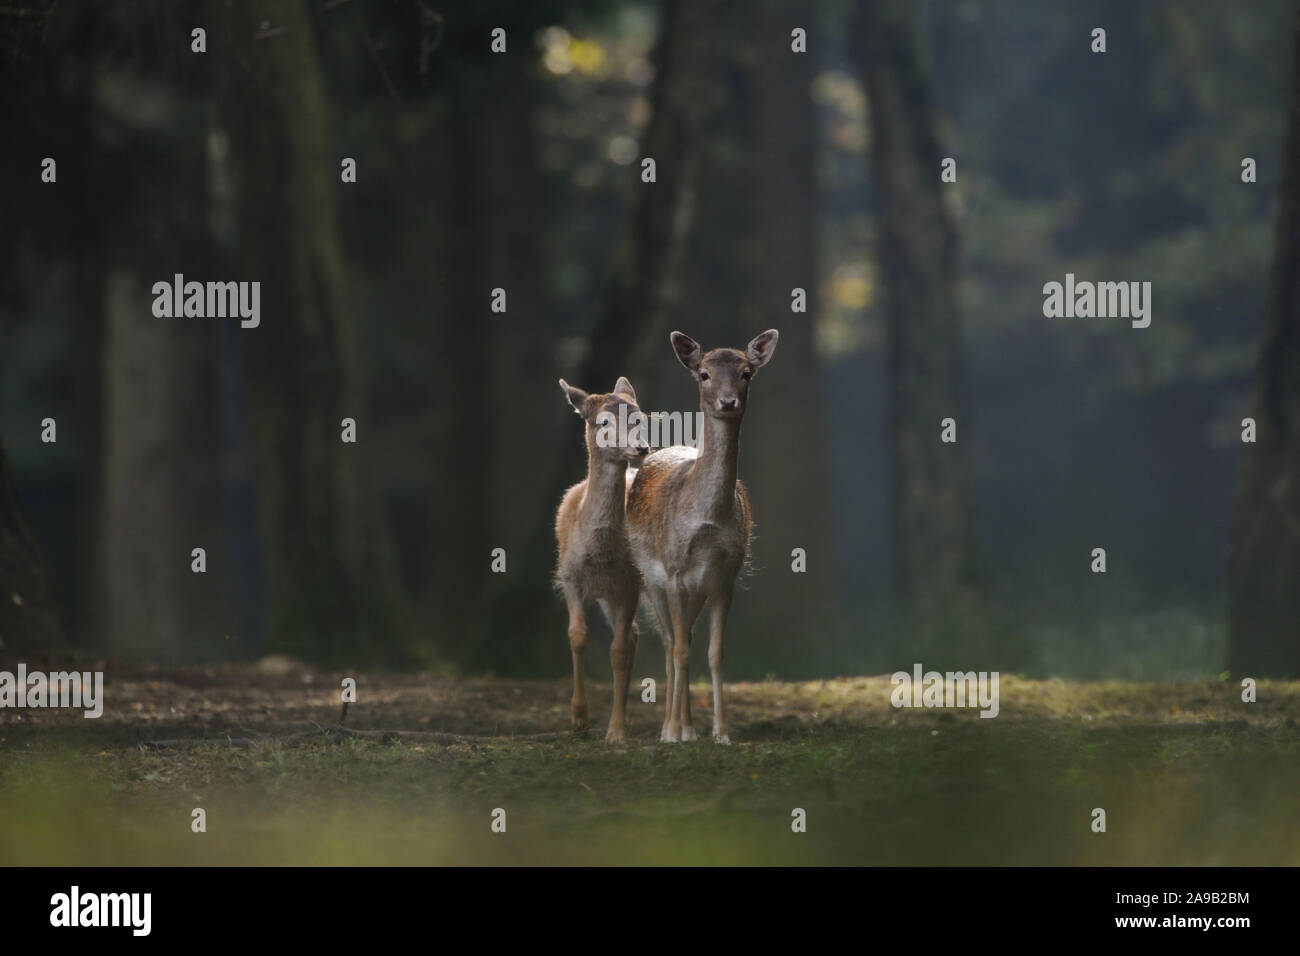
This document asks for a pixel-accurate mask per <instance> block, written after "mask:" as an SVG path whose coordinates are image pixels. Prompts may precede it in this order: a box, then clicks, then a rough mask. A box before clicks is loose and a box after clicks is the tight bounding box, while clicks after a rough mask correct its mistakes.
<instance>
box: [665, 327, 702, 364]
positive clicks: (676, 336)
mask: <svg viewBox="0 0 1300 956" xmlns="http://www.w3.org/2000/svg"><path fill="white" fill-rule="evenodd" d="M669 338H670V339H671V340H672V343H673V351H675V352H676V353H677V361H679V362H681V363H682V364H683V365H685V366H686V367H687V368H688V369H690V370H691V371H692V372H694V371H695V370H696V369H698V368H699V367H700V359H701V358H703V357H704V350H703V349H701V348H700V343H699V342H697V341H695V340H694V339H693V338H691V337H690V336H689V335H685V334H683V333H681V332H674V333H673V334H672V335H670V336H669Z"/></svg>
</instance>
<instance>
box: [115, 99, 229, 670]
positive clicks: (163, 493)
mask: <svg viewBox="0 0 1300 956" xmlns="http://www.w3.org/2000/svg"><path fill="white" fill-rule="evenodd" d="M102 82H104V83H105V84H106V86H105V88H104V89H103V90H102V91H101V93H100V95H99V96H98V97H97V99H98V101H99V102H100V103H101V104H103V105H102V106H101V111H102V112H101V121H103V122H105V123H107V124H110V125H112V126H113V127H114V128H115V129H117V130H118V136H119V138H120V140H121V142H120V145H119V148H120V149H121V150H122V157H123V159H122V166H123V169H122V171H121V173H120V175H119V178H118V180H117V181H116V183H115V185H116V188H117V189H118V190H119V191H120V193H121V194H122V195H123V196H124V197H129V202H127V203H125V204H124V205H123V208H122V209H121V210H120V211H119V212H118V214H117V215H116V216H114V217H113V218H112V220H111V222H110V223H109V224H108V225H107V226H106V233H105V241H104V246H105V248H106V249H107V250H108V252H107V261H106V263H105V268H106V272H107V275H106V280H105V283H104V287H103V289H102V290H101V293H100V294H101V296H102V300H103V302H102V312H103V320H102V326H103V328H102V330H101V333H100V335H99V336H98V339H99V342H98V345H99V352H98V355H97V358H98V359H99V362H100V371H99V373H98V374H97V375H96V377H95V380H94V381H96V383H97V384H98V385H99V387H100V392H99V402H98V406H99V422H98V428H97V431H98V433H99V441H98V455H97V457H96V459H95V462H96V464H97V466H98V467H97V472H98V481H97V482H96V485H97V491H98V504H97V507H96V508H95V509H94V511H95V517H96V520H97V523H96V525H94V527H95V529H96V531H97V532H98V533H97V534H96V535H94V536H93V539H94V542H93V544H94V548H95V550H96V552H97V553H96V557H97V561H96V568H97V580H96V588H95V598H96V600H95V602H94V604H95V606H96V608H97V609H98V612H99V614H100V618H101V627H102V628H103V633H104V635H105V638H106V650H107V651H108V652H109V653H111V654H112V655H113V656H115V657H128V658H137V659H138V658H144V659H149V660H154V661H159V662H169V661H174V660H177V659H178V658H185V659H190V660H194V659H196V658H202V657H211V656H212V655H213V654H214V653H218V654H219V653H227V652H228V651H229V648H228V647H227V646H225V645H224V643H223V638H224V636H225V634H226V633H228V630H229V624H230V619H229V617H228V615H227V613H226V608H227V605H228V600H227V593H228V592H227V587H226V583H227V581H228V576H227V574H226V573H225V571H226V569H227V567H228V564H229V562H228V560H227V558H226V549H225V545H224V541H223V536H222V528H221V524H220V521H219V520H218V519H219V515H220V510H219V508H217V507H215V506H214V503H215V502H218V501H219V500H220V494H221V485H220V469H219V458H218V452H217V419H216V404H217V403H216V400H215V399H216V388H215V383H216V364H215V361H214V335H213V328H212V325H211V324H210V323H209V321H208V320H204V319H194V318H190V319H186V318H181V317H174V318H158V317H155V316H154V315H152V304H153V300H154V295H153V291H152V287H153V284H154V283H155V282H157V281H160V280H161V281H166V282H167V283H168V285H169V286H170V284H171V282H172V281H173V276H174V275H175V274H176V273H181V274H182V275H184V276H185V278H186V280H187V281H188V280H199V281H203V280H205V279H210V278H211V279H217V278H224V277H221V276H214V275H212V274H211V273H210V268H209V267H210V263H211V251H212V247H211V243H210V241H209V236H208V231H207V213H208V209H209V190H208V182H207V150H206V142H205V139H204V138H203V137H201V136H200V137H195V136H192V135H185V136H181V135H177V133H176V132H175V130H176V129H177V128H186V127H187V126H188V125H189V123H190V121H192V120H193V119H194V118H195V117H198V116H202V115H203V114H204V113H205V112H206V108H205V107H204V106H202V105H200V104H199V102H198V100H197V99H196V98H187V97H186V95H185V91H184V90H183V89H181V88H179V87H178V86H177V85H173V84H172V83H171V82H169V81H168V80H165V79H162V78H160V77H158V76H156V75H145V76H134V75H124V76H122V77H118V78H117V79H114V80H111V81H110V80H108V79H105V80H103V81H102ZM145 82H148V83H150V84H152V85H155V88H159V87H161V88H162V89H164V90H165V91H166V92H167V94H168V96H167V101H168V102H169V103H171V104H173V105H172V106H170V107H169V108H167V109H166V110H163V111H157V110H148V109H145V110H140V109H138V107H137V100H136V98H135V97H134V96H133V95H132V93H133V92H134V91H135V90H138V89H139V88H140V87H141V86H142V84H143V83H145ZM164 156H165V157H166V158H165V160H164V159H162V157H164ZM195 548H203V550H204V553H205V560H206V571H205V572H204V573H202V574H197V573H195V572H194V571H193V569H192V561H193V557H192V552H193V549H195Z"/></svg>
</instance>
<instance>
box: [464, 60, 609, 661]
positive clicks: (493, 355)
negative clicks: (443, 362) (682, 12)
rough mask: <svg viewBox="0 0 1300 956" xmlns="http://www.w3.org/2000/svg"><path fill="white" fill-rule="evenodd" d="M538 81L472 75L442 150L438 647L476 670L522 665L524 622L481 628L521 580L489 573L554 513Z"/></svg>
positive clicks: (504, 65) (502, 73)
mask: <svg viewBox="0 0 1300 956" xmlns="http://www.w3.org/2000/svg"><path fill="white" fill-rule="evenodd" d="M538 69H539V66H538V62H537V59H536V57H535V56H533V55H526V54H516V55H514V56H511V57H508V58H499V57H493V58H491V59H490V60H489V62H488V64H486V65H484V66H483V67H481V68H479V69H477V70H467V72H466V73H465V74H464V75H463V76H462V77H460V78H459V85H458V88H457V91H456V95H455V102H454V104H453V105H452V107H451V111H452V112H451V135H450V136H449V137H448V140H447V141H448V145H449V147H450V148H451V149H452V150H453V151H454V153H455V156H454V160H453V162H454V164H455V180H454V185H453V186H452V188H451V215H450V216H449V221H450V222H451V223H452V228H453V231H454V236H455V239H454V242H453V244H452V252H451V263H450V264H451V273H452V281H453V283H454V292H453V295H454V298H455V301H454V303H453V304H452V307H451V308H449V309H448V313H447V320H446V322H445V328H446V333H445V336H444V337H443V338H442V339H441V340H440V342H439V347H440V348H441V349H442V350H443V351H444V352H445V355H446V356H447V358H449V359H450V363H449V365H448V366H447V371H448V385H449V386H450V388H449V393H448V394H447V396H446V401H447V402H448V403H449V406H450V407H454V408H456V409H458V411H457V413H456V419H457V421H456V424H455V426H454V428H455V437H454V439H453V444H452V446H451V447H452V448H454V449H455V451H456V453H455V454H448V455H446V456H444V457H443V459H442V461H441V463H440V465H441V468H442V469H444V477H443V481H444V483H445V485H446V487H447V488H448V493H447V494H446V496H445V497H444V498H443V506H442V508H441V509H439V510H440V511H441V512H442V513H443V516H444V517H443V522H444V524H445V525H447V526H446V527H445V528H444V537H445V539H446V540H448V541H455V542H457V546H456V547H454V548H446V549H442V550H443V552H444V553H443V554H442V556H441V560H440V562H439V563H440V568H439V573H438V587H439V589H440V590H441V591H442V592H443V594H444V596H445V598H444V611H443V612H442V613H440V614H439V619H440V621H442V623H443V625H444V630H443V632H442V634H441V644H442V646H443V647H444V648H445V649H446V651H447V653H448V654H449V656H451V657H452V658H453V659H455V660H457V661H459V662H460V663H462V664H467V665H469V666H471V667H488V666H491V667H499V666H500V662H501V661H502V660H503V659H509V658H510V657H511V656H518V655H519V654H520V653H521V651H520V647H519V642H518V640H517V636H516V634H515V633H513V627H517V625H518V622H517V621H515V622H501V626H492V627H486V628H485V627H484V624H485V623H486V622H487V620H488V618H489V617H490V615H488V614H486V613H485V608H486V607H487V605H488V604H490V603H495V601H497V600H499V599H501V598H502V597H503V595H504V594H505V593H507V592H508V591H509V590H511V588H512V586H513V585H514V584H515V582H516V581H518V580H520V579H521V576H520V575H519V574H517V573H507V574H504V575H497V574H490V573H489V570H488V569H489V564H490V560H491V553H492V551H493V549H494V548H498V547H499V548H504V549H505V551H506V560H507V570H508V572H515V571H516V570H518V569H517V568H516V567H515V566H514V562H521V561H522V558H523V555H524V554H525V553H526V551H527V547H528V544H529V535H530V533H531V532H532V528H533V522H534V521H535V520H536V518H537V516H538V515H539V514H545V513H546V511H547V509H548V507H549V503H548V502H547V501H546V500H545V494H546V491H547V489H546V486H545V485H544V484H543V483H541V482H538V481H537V480H536V477H535V470H534V466H535V464H536V463H537V462H542V461H546V460H548V459H549V458H550V457H551V456H550V454H549V448H550V447H551V445H552V443H553V441H554V438H553V435H554V432H553V429H552V428H551V427H550V426H551V424H552V423H553V422H554V420H555V416H554V415H553V414H552V413H553V411H554V406H555V399H556V398H558V397H559V390H558V389H557V388H556V387H555V374H554V369H553V368H552V367H551V365H550V363H549V362H547V361H545V360H544V358H542V357H544V356H546V355H548V354H549V353H550V350H551V346H552V341H551V339H552V335H551V330H550V328H549V321H550V315H549V313H548V312H547V309H546V294H545V283H544V281H543V277H542V268H541V243H542V241H543V240H544V237H545V224H544V223H543V222H542V212H541V199H542V195H543V192H542V191H543V188H544V186H543V182H542V176H541V170H540V167H539V166H538V160H537V157H538V153H539V150H538V146H537V142H536V135H535V132H534V127H533V124H534V113H535V109H536V100H537V86H538V76H537V70H538ZM495 289H501V290H504V293H505V296H506V311H505V312H494V311H492V309H491V306H492V301H493V290H495ZM611 384H612V381H611ZM512 625H513V626H512ZM534 646H536V645H535V644H526V645H525V647H527V648H531V647H534ZM523 653H524V654H525V655H526V654H527V651H526V650H525V651H523ZM517 663H523V662H517Z"/></svg>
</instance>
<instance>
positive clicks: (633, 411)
mask: <svg viewBox="0 0 1300 956" xmlns="http://www.w3.org/2000/svg"><path fill="white" fill-rule="evenodd" d="M560 387H561V388H562V389H564V394H565V395H566V396H567V397H568V399H569V404H570V405H572V406H573V409H574V411H576V412H577V413H578V414H579V415H580V416H582V420H583V421H584V422H585V423H586V426H587V428H586V434H587V478H586V480H585V481H580V482H578V483H577V484H576V485H574V486H573V487H572V488H570V489H569V490H568V491H566V492H565V493H564V498H563V499H562V500H561V501H560V507H559V510H558V511H556V513H555V537H556V539H557V540H558V541H559V545H560V557H559V562H558V564H557V566H556V571H555V582H556V584H557V586H558V587H559V588H560V589H561V590H562V591H563V592H564V601H565V603H566V604H567V605H568V607H569V649H570V650H571V651H572V653H573V701H572V715H573V728H574V729H575V730H583V729H585V728H586V726H587V692H586V688H585V687H584V686H583V681H582V662H583V657H584V655H585V653H586V649H587V617H586V608H587V605H588V604H590V603H591V602H592V601H595V602H597V603H599V604H600V607H601V610H603V611H604V612H605V618H606V619H607V620H608V621H609V625H610V627H611V628H613V630H614V643H613V644H612V645H611V646H610V650H609V657H610V662H611V663H612V664H613V666H614V709H613V711H612V713H611V714H610V717H609V729H608V730H607V731H606V732H605V739H606V740H609V741H615V742H617V741H621V740H623V739H625V737H626V735H627V688H628V681H629V679H630V677H631V672H632V661H633V659H634V658H635V657H636V640H637V632H636V605H637V600H638V598H639V597H640V594H641V576H640V574H639V573H638V572H637V570H636V566H635V565H634V564H633V563H632V553H631V551H630V549H629V548H628V541H627V524H626V521H625V513H624V500H625V498H626V496H627V486H628V483H629V481H630V478H631V475H632V474H633V473H635V468H632V469H629V467H628V465H629V463H633V462H640V461H641V460H642V459H644V458H645V456H646V455H647V454H649V452H650V448H649V446H647V445H646V443H645V425H644V422H643V420H642V416H641V410H640V408H638V406H637V403H636V392H634V391H633V390H632V383H631V382H629V381H628V380H627V379H626V378H620V379H619V380H618V381H617V382H616V383H615V384H614V391H612V392H610V393H609V394H608V395H588V394H587V393H586V392H584V391H583V390H582V389H580V388H574V387H573V386H572V385H570V384H568V383H567V382H565V381H564V379H560ZM620 406H623V408H622V409H621V410H620ZM620 411H621V414H620ZM607 416H608V417H607ZM623 423H626V427H622V426H623ZM611 425H612V427H611Z"/></svg>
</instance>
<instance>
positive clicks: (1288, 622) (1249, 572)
mask: <svg viewBox="0 0 1300 956" xmlns="http://www.w3.org/2000/svg"><path fill="white" fill-rule="evenodd" d="M1281 164H1282V180H1281V184H1280V187H1279V190H1278V219H1277V232H1276V238H1275V248H1274V253H1273V271H1272V276H1271V278H1270V280H1269V294H1268V302H1267V305H1266V306H1265V312H1264V332H1263V344H1262V346H1261V349H1260V356H1259V363H1258V366H1257V368H1256V371H1255V397H1254V408H1253V411H1252V416H1253V417H1254V419H1255V423H1256V428H1257V437H1256V441H1255V443H1254V444H1251V443H1246V444H1245V445H1244V452H1243V456H1242V465H1241V475H1240V478H1239V480H1238V484H1237V497H1236V504H1235V509H1234V515H1233V528H1232V550H1231V556H1230V559H1229V568H1228V598H1229V627H1230V634H1229V641H1228V667H1229V669H1230V670H1231V671H1232V673H1233V674H1234V675H1235V676H1238V677H1275V678H1295V677H1300V17H1298V18H1297V20H1296V33H1295V40H1294V42H1293V49H1292V60H1291V93H1290V105H1289V108H1288V112H1287V128H1286V139H1285V142H1284V144H1283V148H1282V155H1281Z"/></svg>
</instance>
